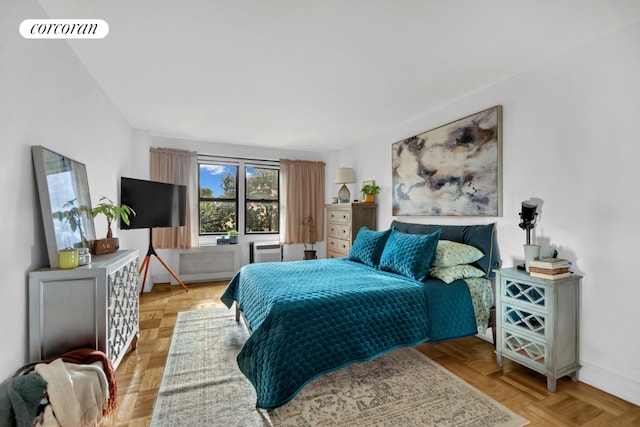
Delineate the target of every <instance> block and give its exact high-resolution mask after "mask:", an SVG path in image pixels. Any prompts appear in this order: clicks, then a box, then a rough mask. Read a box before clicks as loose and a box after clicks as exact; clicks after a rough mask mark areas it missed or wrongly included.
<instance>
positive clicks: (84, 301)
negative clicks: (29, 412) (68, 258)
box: [29, 250, 139, 368]
mask: <svg viewBox="0 0 640 427" xmlns="http://www.w3.org/2000/svg"><path fill="white" fill-rule="evenodd" d="M138 264H139V260H138V251H137V250H120V251H118V252H115V253H112V254H108V255H100V256H94V257H93V262H92V263H91V264H89V265H85V266H80V267H78V268H74V269H68V270H63V269H59V268H46V269H41V270H37V271H32V272H31V273H29V359H30V361H31V362H37V361H39V360H42V359H46V358H49V357H52V356H57V355H60V354H62V353H65V352H68V351H71V350H74V349H77V348H95V349H97V350H100V351H102V352H104V353H105V354H106V355H107V356H108V357H109V359H110V360H111V363H112V364H113V366H114V368H116V367H117V366H118V364H119V363H120V361H121V360H122V358H123V356H124V354H125V353H126V351H127V349H128V348H129V346H130V345H133V346H134V347H135V346H136V344H137V340H138V296H139V289H138Z"/></svg>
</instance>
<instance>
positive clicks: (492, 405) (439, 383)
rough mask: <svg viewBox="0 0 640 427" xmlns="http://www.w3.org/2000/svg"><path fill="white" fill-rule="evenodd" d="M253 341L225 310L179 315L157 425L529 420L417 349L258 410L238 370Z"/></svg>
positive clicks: (325, 379) (333, 376) (507, 426)
mask: <svg viewBox="0 0 640 427" xmlns="http://www.w3.org/2000/svg"><path fill="white" fill-rule="evenodd" d="M247 337H248V332H247V330H246V328H245V327H244V325H243V324H242V323H238V322H236V321H235V320H234V312H233V311H232V310H227V309H226V308H216V309H213V310H196V311H187V312H182V313H179V314H178V319H177V321H176V326H175V329H174V333H173V338H172V341H171V347H170V350H169V356H168V359H167V364H166V366H165V370H164V374H163V377H162V382H161V385H160V390H159V392H158V397H157V399H156V402H155V406H154V409H153V415H152V418H151V424H150V425H151V426H154V427H160V426H162V427H164V426H167V427H168V426H187V425H188V426H200V425H221V426H242V427H247V426H309V427H310V426H400V425H402V426H465V427H467V426H503V427H519V426H524V425H527V424H528V421H527V420H525V419H524V418H522V417H520V416H519V415H517V414H515V413H514V412H512V411H510V410H509V409H507V408H505V407H504V406H503V405H501V404H500V403H498V402H496V401H495V400H493V399H491V398H490V397H488V396H486V395H484V394H482V393H481V392H479V391H478V390H476V389H475V388H473V387H471V386H470V385H468V384H467V383H465V382H464V381H463V380H461V379H460V378H458V377H456V376H455V375H453V374H451V373H450V372H449V371H447V370H446V369H444V368H442V367H441V366H440V365H438V364H436V363H435V362H433V361H432V360H430V359H429V358H427V357H425V356H424V355H422V354H421V353H420V352H418V351H417V350H415V349H413V348H403V349H398V350H394V351H392V352H390V353H387V354H385V355H384V356H381V357H379V358H377V359H375V360H372V361H370V362H364V363H357V364H354V365H351V366H348V367H347V368H344V369H341V370H339V371H336V372H333V373H330V374H327V375H324V376H321V377H319V378H317V379H315V380H314V381H312V382H311V383H309V384H308V385H307V386H306V387H305V388H304V389H303V390H302V391H301V392H300V393H299V394H298V395H297V396H296V397H295V398H294V399H293V400H292V401H291V402H289V403H287V404H286V405H284V406H281V407H280V408H277V409H275V410H271V411H266V410H262V409H256V408H255V401H256V395H255V391H254V389H253V387H252V385H251V383H250V382H249V381H248V380H247V379H246V378H245V377H244V375H243V374H242V373H241V372H240V370H239V369H238V366H237V364H236V354H237V353H238V351H239V350H240V348H241V347H242V344H243V343H244V341H245V340H246V339H247Z"/></svg>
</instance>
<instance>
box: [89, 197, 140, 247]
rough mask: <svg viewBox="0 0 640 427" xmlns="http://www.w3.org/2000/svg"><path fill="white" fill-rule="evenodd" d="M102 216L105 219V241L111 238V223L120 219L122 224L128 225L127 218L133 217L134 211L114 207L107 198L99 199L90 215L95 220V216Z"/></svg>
mask: <svg viewBox="0 0 640 427" xmlns="http://www.w3.org/2000/svg"><path fill="white" fill-rule="evenodd" d="M99 214H102V215H104V216H105V217H106V218H107V239H111V238H113V232H112V231H111V221H115V220H116V219H118V217H120V218H121V219H122V222H124V223H125V224H127V225H129V224H131V221H130V220H129V216H135V214H136V213H135V211H134V210H133V209H131V208H130V207H129V206H127V205H120V206H118V205H116V204H115V203H113V201H112V200H111V199H109V198H108V197H104V196H102V197H100V203H99V204H98V206H96V207H95V208H93V209H91V215H92V216H93V217H94V218H95V217H96V216H97V215H99Z"/></svg>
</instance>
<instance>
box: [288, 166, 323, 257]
mask: <svg viewBox="0 0 640 427" xmlns="http://www.w3.org/2000/svg"><path fill="white" fill-rule="evenodd" d="M310 218H311V219H312V223H313V225H314V226H313V227H312V230H311V233H310V234H311V237H310V238H309V237H305V236H306V235H307V232H306V231H305V226H306V225H307V224H308V223H309V219H310ZM323 230H324V163H323V162H314V161H308V160H288V159H280V242H281V243H284V244H294V243H309V242H310V241H314V242H320V241H322V240H324V233H323ZM305 240H306V241H305Z"/></svg>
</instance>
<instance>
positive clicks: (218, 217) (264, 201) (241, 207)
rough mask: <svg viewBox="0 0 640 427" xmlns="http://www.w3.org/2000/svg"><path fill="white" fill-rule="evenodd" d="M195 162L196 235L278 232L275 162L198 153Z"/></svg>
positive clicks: (278, 207)
mask: <svg viewBox="0 0 640 427" xmlns="http://www.w3.org/2000/svg"><path fill="white" fill-rule="evenodd" d="M198 166H199V171H200V200H199V202H200V203H199V210H200V212H199V214H200V215H199V216H200V235H203V234H204V235H206V234H226V233H227V231H229V230H233V229H236V230H244V232H245V234H254V233H273V234H277V233H278V232H279V211H280V193H279V188H278V185H279V169H278V162H274V161H260V160H253V159H234V158H223V157H217V156H216V157H214V156H200V157H199V161H198ZM241 171H242V172H241ZM240 173H244V176H245V179H244V180H239V179H238V177H239V176H240Z"/></svg>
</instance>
